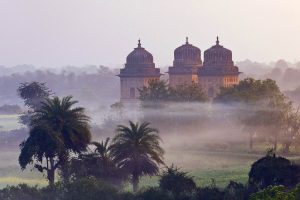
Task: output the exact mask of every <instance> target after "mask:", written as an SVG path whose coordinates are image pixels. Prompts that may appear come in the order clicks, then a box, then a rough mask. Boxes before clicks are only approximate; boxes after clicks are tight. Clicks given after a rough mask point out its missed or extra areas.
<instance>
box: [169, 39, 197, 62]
mask: <svg viewBox="0 0 300 200" xmlns="http://www.w3.org/2000/svg"><path fill="white" fill-rule="evenodd" d="M201 65H202V60H201V50H200V49H199V48H198V47H195V46H193V45H192V44H189V41H188V38H186V43H185V44H184V45H182V46H180V47H178V48H176V49H175V51H174V62H173V66H174V67H177V66H178V67H181V66H183V67H185V66H201Z"/></svg>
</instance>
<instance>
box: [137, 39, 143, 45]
mask: <svg viewBox="0 0 300 200" xmlns="http://www.w3.org/2000/svg"><path fill="white" fill-rule="evenodd" d="M138 41H139V43H138V47H141V46H142V45H141V39H139V40H138Z"/></svg>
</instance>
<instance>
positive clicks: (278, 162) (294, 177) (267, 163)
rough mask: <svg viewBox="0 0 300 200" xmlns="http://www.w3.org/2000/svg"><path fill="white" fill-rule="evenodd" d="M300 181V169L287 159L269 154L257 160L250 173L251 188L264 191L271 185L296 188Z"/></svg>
mask: <svg viewBox="0 0 300 200" xmlns="http://www.w3.org/2000/svg"><path fill="white" fill-rule="evenodd" d="M299 181H300V167H299V166H298V165H295V164H293V163H292V162H291V161H289V160H288V159H286V158H283V157H280V156H276V155H275V153H273V152H269V153H268V154H267V155H266V156H265V157H263V158H261V159H259V160H257V161H256V162H254V163H253V164H252V166H251V170H250V172H249V181H248V183H249V186H250V187H252V188H254V189H263V188H266V187H268V186H270V185H284V186H286V187H289V188H290V187H294V186H295V185H296V184H297V183H298V182H299Z"/></svg>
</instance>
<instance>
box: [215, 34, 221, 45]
mask: <svg viewBox="0 0 300 200" xmlns="http://www.w3.org/2000/svg"><path fill="white" fill-rule="evenodd" d="M219 43H220V42H219V36H217V41H216V44H217V45H219Z"/></svg>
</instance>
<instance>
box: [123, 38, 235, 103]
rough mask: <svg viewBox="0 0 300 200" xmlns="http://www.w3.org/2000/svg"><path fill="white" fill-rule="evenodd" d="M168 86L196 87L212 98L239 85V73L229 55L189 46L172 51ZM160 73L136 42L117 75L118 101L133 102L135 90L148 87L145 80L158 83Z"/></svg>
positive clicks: (215, 48) (221, 50)
mask: <svg viewBox="0 0 300 200" xmlns="http://www.w3.org/2000/svg"><path fill="white" fill-rule="evenodd" d="M168 74H169V85H170V87H176V86H177V85H181V84H191V83H196V84H199V85H200V86H201V88H202V90H203V91H204V92H205V94H206V95H207V96H208V97H209V98H211V99H212V98H213V97H215V96H216V95H217V94H218V92H219V91H220V88H221V87H231V86H233V85H235V84H238V83H239V74H240V72H239V69H238V67H236V66H234V62H233V60H232V52H231V51H230V50H229V49H226V48H224V47H223V46H221V45H220V42H219V38H218V37H217V41H216V44H215V45H213V46H212V47H211V48H209V49H207V50H206V51H204V61H203V62H202V59H201V50H200V49H199V48H198V47H195V46H193V45H192V44H190V43H189V41H188V38H186V42H185V44H183V45H181V46H180V47H178V48H176V49H175V51H174V61H173V66H171V67H169V70H168ZM161 75H162V74H161V73H160V69H159V68H156V67H155V64H154V61H153V56H152V54H151V53H149V52H148V51H147V50H146V49H144V48H143V47H142V46H141V42H140V40H139V41H138V46H137V48H135V49H134V50H133V51H132V52H131V53H130V54H129V55H128V56H127V59H126V63H125V67H124V68H123V69H121V70H120V74H119V75H118V76H119V77H120V80H121V101H122V102H127V101H134V100H137V99H138V98H139V91H138V89H139V88H142V87H143V86H146V87H147V85H148V82H149V80H151V79H155V80H159V79H160V76H161Z"/></svg>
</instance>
